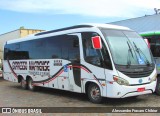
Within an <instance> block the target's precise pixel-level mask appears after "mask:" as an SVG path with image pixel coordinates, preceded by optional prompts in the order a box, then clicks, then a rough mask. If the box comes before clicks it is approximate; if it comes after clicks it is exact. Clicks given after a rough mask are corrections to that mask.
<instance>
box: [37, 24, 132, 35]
mask: <svg viewBox="0 0 160 116" xmlns="http://www.w3.org/2000/svg"><path fill="white" fill-rule="evenodd" d="M91 27H97V28H107V29H120V30H131V29H129V28H127V27H123V26H117V25H111V24H98V23H87V24H81V25H75V26H71V27H66V28H61V29H57V30H51V31H45V32H40V33H37V34H35V36H38V35H44V34H49V33H53V32H59V31H65V30H69V29H78V28H91Z"/></svg>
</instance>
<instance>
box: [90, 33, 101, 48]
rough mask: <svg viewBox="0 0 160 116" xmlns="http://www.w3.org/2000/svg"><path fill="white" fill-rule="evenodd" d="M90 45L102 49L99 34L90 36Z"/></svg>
mask: <svg viewBox="0 0 160 116" xmlns="http://www.w3.org/2000/svg"><path fill="white" fill-rule="evenodd" d="M92 45H93V48H94V49H102V42H101V37H100V36H95V37H92Z"/></svg>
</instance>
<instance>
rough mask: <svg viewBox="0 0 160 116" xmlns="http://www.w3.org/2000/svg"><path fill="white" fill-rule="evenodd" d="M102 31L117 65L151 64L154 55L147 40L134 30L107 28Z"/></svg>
mask: <svg viewBox="0 0 160 116" xmlns="http://www.w3.org/2000/svg"><path fill="white" fill-rule="evenodd" d="M102 33H103V35H104V37H105V39H106V41H107V42H108V44H109V47H110V50H111V53H112V57H113V60H114V63H115V64H117V65H149V64H152V63H153V62H152V57H151V54H150V51H149V49H148V47H147V44H146V43H145V41H144V40H143V39H142V38H141V37H140V36H139V35H138V34H137V33H136V32H133V31H123V30H107V29H102Z"/></svg>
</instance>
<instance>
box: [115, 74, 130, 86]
mask: <svg viewBox="0 0 160 116" xmlns="http://www.w3.org/2000/svg"><path fill="white" fill-rule="evenodd" d="M113 80H114V81H116V82H117V83H118V84H119V85H126V86H129V82H128V81H127V80H125V79H122V78H120V77H118V76H113Z"/></svg>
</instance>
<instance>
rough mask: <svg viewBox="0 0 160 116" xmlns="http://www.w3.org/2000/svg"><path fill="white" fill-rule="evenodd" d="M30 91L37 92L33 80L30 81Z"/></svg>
mask: <svg viewBox="0 0 160 116" xmlns="http://www.w3.org/2000/svg"><path fill="white" fill-rule="evenodd" d="M28 89H29V90H31V91H35V90H36V87H35V86H34V85H33V80H32V78H29V79H28Z"/></svg>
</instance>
